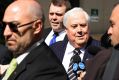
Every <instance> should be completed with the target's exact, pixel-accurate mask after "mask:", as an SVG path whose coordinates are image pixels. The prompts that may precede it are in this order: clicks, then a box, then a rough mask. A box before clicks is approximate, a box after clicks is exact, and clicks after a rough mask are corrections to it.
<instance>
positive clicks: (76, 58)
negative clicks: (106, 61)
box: [73, 55, 81, 63]
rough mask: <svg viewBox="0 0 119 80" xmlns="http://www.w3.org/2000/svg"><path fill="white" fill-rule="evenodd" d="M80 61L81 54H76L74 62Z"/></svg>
mask: <svg viewBox="0 0 119 80" xmlns="http://www.w3.org/2000/svg"><path fill="white" fill-rule="evenodd" d="M79 62H81V58H80V56H79V55H74V57H73V63H79Z"/></svg>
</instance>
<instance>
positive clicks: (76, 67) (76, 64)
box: [72, 55, 85, 75]
mask: <svg viewBox="0 0 119 80" xmlns="http://www.w3.org/2000/svg"><path fill="white" fill-rule="evenodd" d="M72 67H73V71H74V72H75V73H76V74H77V75H78V74H79V72H80V71H84V70H85V64H84V62H82V61H81V58H80V56H78V55H75V56H74V57H73V66H72Z"/></svg>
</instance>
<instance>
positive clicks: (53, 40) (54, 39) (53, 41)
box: [50, 33, 58, 45]
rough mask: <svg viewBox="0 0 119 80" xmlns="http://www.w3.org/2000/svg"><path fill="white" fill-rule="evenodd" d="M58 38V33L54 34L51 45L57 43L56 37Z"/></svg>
mask: <svg viewBox="0 0 119 80" xmlns="http://www.w3.org/2000/svg"><path fill="white" fill-rule="evenodd" d="M57 36H58V33H54V34H53V38H52V39H51V41H50V45H52V44H53V43H55V42H56V37H57Z"/></svg>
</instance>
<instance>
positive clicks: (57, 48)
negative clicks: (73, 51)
mask: <svg viewBox="0 0 119 80" xmlns="http://www.w3.org/2000/svg"><path fill="white" fill-rule="evenodd" d="M67 43H68V38H67V36H65V38H64V40H63V41H59V42H56V43H54V44H53V45H51V46H50V48H51V49H52V50H53V51H54V53H55V54H56V56H57V57H58V58H59V59H60V61H61V62H62V60H63V57H64V53H65V50H66V46H67ZM89 45H95V46H100V42H99V41H97V40H94V39H93V38H92V37H90V38H89V40H88V43H87V45H86V49H87V48H88V46H89ZM92 56H94V55H92V54H90V53H89V52H88V51H87V50H86V52H85V54H84V58H83V61H84V62H85V60H86V59H87V58H91V57H92Z"/></svg>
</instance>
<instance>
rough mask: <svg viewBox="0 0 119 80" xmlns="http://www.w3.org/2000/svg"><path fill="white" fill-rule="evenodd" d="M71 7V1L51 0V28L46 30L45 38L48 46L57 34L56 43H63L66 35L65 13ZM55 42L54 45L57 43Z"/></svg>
mask: <svg viewBox="0 0 119 80" xmlns="http://www.w3.org/2000/svg"><path fill="white" fill-rule="evenodd" d="M70 7H71V5H70V2H69V0H51V3H50V8H49V15H48V17H49V23H50V26H51V27H49V28H47V29H45V30H44V35H43V38H44V39H45V42H46V44H47V45H51V44H52V43H51V40H52V38H53V35H54V34H56V38H55V40H56V41H55V42H58V41H62V40H63V39H64V37H65V35H66V32H65V27H64V25H63V16H64V13H65V12H66V11H67V10H69V9H70ZM55 42H53V43H55Z"/></svg>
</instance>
